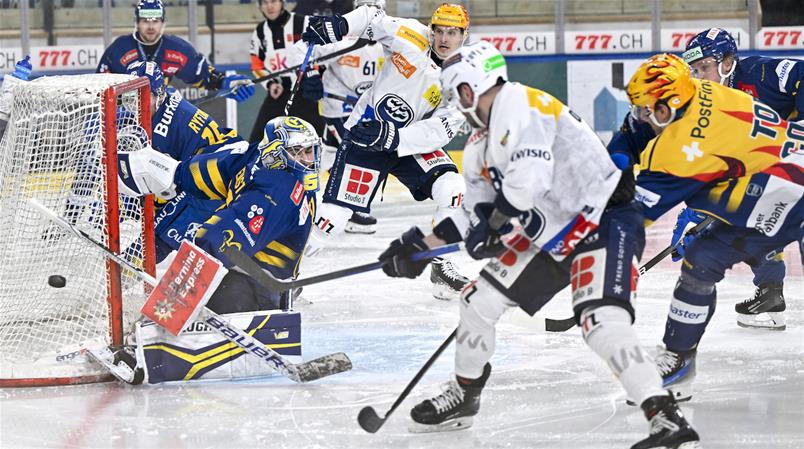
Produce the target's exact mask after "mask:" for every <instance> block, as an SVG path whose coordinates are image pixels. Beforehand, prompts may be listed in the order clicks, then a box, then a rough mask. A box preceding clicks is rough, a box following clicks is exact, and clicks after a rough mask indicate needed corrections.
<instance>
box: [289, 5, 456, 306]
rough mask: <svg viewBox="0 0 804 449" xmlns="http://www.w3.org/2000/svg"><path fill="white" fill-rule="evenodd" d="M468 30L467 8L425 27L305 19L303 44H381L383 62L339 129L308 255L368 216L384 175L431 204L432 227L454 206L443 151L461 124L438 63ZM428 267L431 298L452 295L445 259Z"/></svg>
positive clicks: (378, 17)
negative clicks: (359, 40)
mask: <svg viewBox="0 0 804 449" xmlns="http://www.w3.org/2000/svg"><path fill="white" fill-rule="evenodd" d="M468 27H469V16H468V13H467V12H466V9H465V8H464V7H463V6H460V5H454V4H444V5H441V6H440V7H438V8H437V9H436V11H435V12H434V13H433V16H432V19H431V22H430V27H426V26H424V25H422V24H421V23H420V22H418V21H417V20H414V19H401V18H396V17H390V16H387V15H386V14H385V12H384V11H383V10H382V9H381V8H378V7H376V6H361V7H359V8H356V9H355V10H354V11H352V12H350V13H348V14H346V15H344V16H343V17H340V16H331V17H319V18H316V19H312V20H311V21H310V26H309V27H308V29H307V31H306V32H305V33H304V34H303V35H302V39H303V40H304V41H306V42H308V43H313V44H317V45H324V44H329V43H332V42H336V41H339V40H341V39H342V38H343V37H344V36H362V37H365V38H368V39H371V40H374V41H377V42H378V43H379V44H380V45H381V46H382V49H383V52H384V56H385V59H386V63H385V64H383V67H382V69H380V72H379V74H378V75H377V78H376V79H375V81H374V84H373V86H372V87H371V88H370V89H368V90H367V91H366V92H365V93H363V95H361V96H360V99H359V100H358V101H357V104H356V105H355V106H354V110H353V111H352V113H351V114H350V115H349V119H348V120H347V121H346V123H345V124H344V128H345V130H346V132H345V135H344V136H343V142H342V143H341V146H340V148H339V149H338V152H337V155H336V157H335V163H334V165H333V167H332V169H331V170H330V178H329V182H328V183H327V187H326V189H325V191H324V197H323V204H322V205H321V207H320V208H319V211H318V217H317V219H316V227H315V228H314V229H313V234H312V236H311V238H310V242H309V245H310V246H309V251H308V254H314V253H316V252H317V251H318V250H320V249H321V248H322V247H323V246H325V245H326V243H327V242H328V241H329V240H331V238H332V237H333V236H334V235H337V234H340V233H341V232H343V230H344V226H345V224H346V221H347V220H348V219H349V217H350V216H351V215H352V211H358V212H369V209H370V206H371V202H372V200H373V199H374V197H375V195H376V193H377V191H378V190H380V189H381V188H382V187H383V186H384V181H385V178H386V176H387V175H388V174H389V173H390V174H393V175H394V176H395V177H396V178H397V179H399V181H401V182H402V184H404V185H405V186H406V187H407V188H408V189H409V190H410V192H411V194H412V195H413V198H414V199H416V200H417V201H423V200H425V199H428V198H432V199H433V200H434V201H435V203H436V205H437V209H436V217H435V218H436V219H435V221H436V222H438V221H440V220H441V218H443V217H444V216H446V215H448V214H449V211H451V210H454V209H456V208H457V207H459V206H460V202H461V200H462V197H463V191H464V185H463V180H462V179H461V176H460V175H459V174H458V169H457V167H456V166H455V164H454V163H453V162H452V159H450V157H449V156H448V155H447V153H446V152H445V151H444V150H442V147H443V146H444V145H446V144H447V143H448V142H449V141H450V140H452V138H453V137H454V136H455V134H456V132H457V131H458V129H459V128H460V126H461V124H462V123H463V122H464V119H463V116H462V115H461V114H460V113H459V112H458V111H457V110H455V108H453V107H448V106H447V105H445V104H444V103H443V102H442V101H441V84H440V81H439V75H440V73H441V68H440V65H441V62H442V61H443V58H445V57H446V56H448V55H449V54H450V52H452V51H454V50H455V49H457V48H458V47H460V46H461V45H462V44H463V42H464V41H465V39H466V37H467V30H468ZM432 265H433V269H432V271H431V280H433V282H434V293H433V294H434V296H436V297H437V298H441V299H449V298H450V297H457V295H458V293H459V292H460V290H461V288H462V287H463V286H464V285H465V283H466V282H467V281H468V279H466V278H465V277H463V276H460V274H458V273H457V272H456V270H455V269H454V267H453V266H452V264H451V263H449V262H447V261H446V260H445V259H441V258H439V259H436V260H434V261H433V264H432Z"/></svg>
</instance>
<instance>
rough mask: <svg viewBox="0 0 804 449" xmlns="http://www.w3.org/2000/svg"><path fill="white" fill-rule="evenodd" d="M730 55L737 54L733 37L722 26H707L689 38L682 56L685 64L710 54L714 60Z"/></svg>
mask: <svg viewBox="0 0 804 449" xmlns="http://www.w3.org/2000/svg"><path fill="white" fill-rule="evenodd" d="M730 55H733V56H736V55H737V42H735V41H734V37H732V35H731V34H729V32H728V31H726V30H724V29H723V28H709V29H708V30H703V31H701V32H700V33H698V35H697V36H695V37H693V38H692V39H690V41H689V42H688V43H687V50H686V51H685V52H684V55H683V57H684V61H685V62H686V63H687V64H692V63H693V62H695V61H698V60H700V59H704V58H708V57H710V56H711V57H713V58H715V61H716V62H721V61H723V58H725V57H726V56H730Z"/></svg>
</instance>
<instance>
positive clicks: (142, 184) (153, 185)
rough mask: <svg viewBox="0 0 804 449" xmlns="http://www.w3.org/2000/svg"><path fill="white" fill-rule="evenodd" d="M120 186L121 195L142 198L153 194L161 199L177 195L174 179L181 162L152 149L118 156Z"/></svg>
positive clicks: (148, 147)
mask: <svg viewBox="0 0 804 449" xmlns="http://www.w3.org/2000/svg"><path fill="white" fill-rule="evenodd" d="M117 165H118V171H117V181H118V182H117V185H118V186H119V188H120V191H121V192H122V193H125V194H126V195H130V196H142V195H147V194H149V193H153V194H154V195H156V196H157V197H159V198H161V199H165V200H167V199H171V198H173V197H174V196H176V184H174V182H173V178H174V176H175V174H176V167H177V166H178V165H179V162H178V161H177V160H175V159H173V158H171V157H170V156H168V155H166V154H163V153H160V152H158V151H156V150H154V149H153V148H151V147H150V146H146V147H145V148H143V149H142V150H139V151H132V152H130V153H118V155H117Z"/></svg>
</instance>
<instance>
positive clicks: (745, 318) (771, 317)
mask: <svg viewBox="0 0 804 449" xmlns="http://www.w3.org/2000/svg"><path fill="white" fill-rule="evenodd" d="M737 325H738V326H740V327H744V328H747V329H765V330H770V331H783V330H785V329H787V324H786V323H785V320H784V312H763V313H759V314H757V315H747V314H743V313H738V314H737Z"/></svg>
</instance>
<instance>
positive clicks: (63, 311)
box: [0, 74, 155, 387]
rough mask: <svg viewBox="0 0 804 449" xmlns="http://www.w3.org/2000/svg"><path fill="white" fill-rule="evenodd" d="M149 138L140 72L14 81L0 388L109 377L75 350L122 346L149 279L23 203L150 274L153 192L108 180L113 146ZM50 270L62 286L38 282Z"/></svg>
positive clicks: (5, 175) (0, 280) (5, 197)
mask: <svg viewBox="0 0 804 449" xmlns="http://www.w3.org/2000/svg"><path fill="white" fill-rule="evenodd" d="M150 135H151V116H150V88H149V87H148V81H147V79H146V78H136V77H134V76H131V75H111V74H90V75H73V76H52V77H42V78H39V79H37V80H34V81H31V82H29V83H23V84H21V85H19V86H16V87H15V88H14V91H13V109H12V112H11V116H10V118H9V122H8V126H7V128H6V132H5V135H4V136H2V138H0V387H18V386H45V385H66V384H79V383H92V382H102V381H106V380H111V376H110V375H109V374H108V372H106V371H105V370H104V369H103V368H101V367H99V366H96V365H94V364H93V363H92V362H90V361H89V358H88V357H87V356H86V355H85V354H84V353H83V351H82V348H84V347H86V346H88V345H100V344H103V345H109V344H115V345H120V344H122V343H123V342H124V337H125V336H124V332H125V331H127V330H129V329H130V328H131V327H132V326H131V324H132V323H133V321H134V320H136V319H137V318H138V317H139V316H140V314H139V309H140V307H141V306H142V304H143V303H144V301H145V299H146V297H147V294H148V292H149V290H148V287H147V286H146V285H144V284H143V283H142V282H141V281H138V280H137V279H136V278H135V277H134V276H131V275H127V274H126V273H125V269H123V268H121V267H120V266H118V265H117V264H115V263H113V262H111V261H108V260H106V258H105V257H104V256H103V255H102V254H101V253H100V251H97V250H96V249H94V248H91V247H89V246H87V245H86V243H85V242H82V241H81V240H80V239H79V238H78V237H76V236H74V235H71V234H66V233H65V232H64V231H62V230H61V229H60V228H58V227H57V226H56V225H55V224H53V223H50V222H49V221H48V220H47V219H45V218H43V217H42V216H41V215H40V214H39V212H37V210H36V209H35V208H34V207H33V206H31V205H30V204H29V203H28V200H29V199H31V198H36V199H37V200H39V201H40V202H41V203H42V204H44V205H46V206H47V207H48V208H50V209H52V210H53V211H55V212H56V213H57V214H58V215H60V216H62V217H64V218H65V219H66V220H68V221H69V222H70V223H72V224H73V225H75V226H76V227H77V228H79V229H81V230H82V231H84V232H86V233H88V234H89V235H90V236H92V237H93V238H94V239H95V240H97V241H99V242H102V243H103V244H104V245H106V246H107V247H108V248H110V249H111V250H112V251H114V252H115V253H118V254H122V255H123V256H124V257H126V258H127V259H128V260H129V261H130V262H132V263H133V264H134V265H136V266H138V267H140V268H141V269H143V270H144V271H146V272H148V273H150V274H151V275H153V274H154V273H155V256H154V255H155V251H154V238H153V236H154V223H153V217H154V206H153V197H151V196H149V197H146V198H144V199H139V198H133V197H127V196H125V195H122V194H119V193H118V187H117V152H118V151H136V150H138V149H141V148H142V147H143V146H144V145H145V144H146V143H147V142H149V141H150ZM121 249H122V253H121ZM51 275H60V276H64V277H65V278H66V281H67V282H66V285H64V286H63V287H60V288H59V287H58V285H56V286H51V285H49V282H48V279H49V277H50V276H51Z"/></svg>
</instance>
